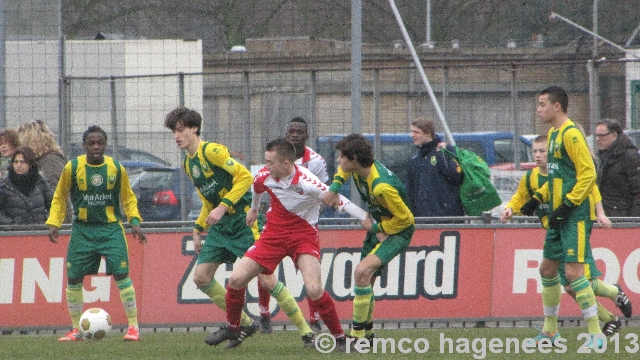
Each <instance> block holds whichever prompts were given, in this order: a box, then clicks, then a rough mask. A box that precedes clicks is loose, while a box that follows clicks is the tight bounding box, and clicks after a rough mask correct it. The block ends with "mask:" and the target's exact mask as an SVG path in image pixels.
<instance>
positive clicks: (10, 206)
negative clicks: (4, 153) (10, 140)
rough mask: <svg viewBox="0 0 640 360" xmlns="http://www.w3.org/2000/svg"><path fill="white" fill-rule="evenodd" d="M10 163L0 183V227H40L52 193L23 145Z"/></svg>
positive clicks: (45, 216) (47, 213)
mask: <svg viewBox="0 0 640 360" xmlns="http://www.w3.org/2000/svg"><path fill="white" fill-rule="evenodd" d="M11 164H12V166H11V167H9V173H8V175H7V176H6V177H5V178H4V179H2V181H1V182H0V225H17V224H44V222H45V221H46V220H47V217H48V216H49V209H50V208H51V200H52V199H53V191H51V188H49V184H47V182H46V181H45V179H44V178H43V177H42V175H41V174H40V171H39V170H38V164H37V162H36V156H35V154H34V153H33V151H32V150H31V149H30V148H28V147H26V146H23V147H19V148H17V149H16V151H15V152H14V153H13V156H12V157H11Z"/></svg>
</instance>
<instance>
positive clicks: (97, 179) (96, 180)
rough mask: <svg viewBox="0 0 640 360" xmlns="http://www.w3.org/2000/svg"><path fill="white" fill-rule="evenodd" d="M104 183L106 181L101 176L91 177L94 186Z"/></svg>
mask: <svg viewBox="0 0 640 360" xmlns="http://www.w3.org/2000/svg"><path fill="white" fill-rule="evenodd" d="M103 182H104V180H103V179H102V175H100V174H93V175H92V176H91V185H93V186H100V185H102V183H103Z"/></svg>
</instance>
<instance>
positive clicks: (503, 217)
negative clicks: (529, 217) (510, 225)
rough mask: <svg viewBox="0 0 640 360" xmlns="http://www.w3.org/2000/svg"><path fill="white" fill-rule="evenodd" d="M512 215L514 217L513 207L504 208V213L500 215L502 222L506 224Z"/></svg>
mask: <svg viewBox="0 0 640 360" xmlns="http://www.w3.org/2000/svg"><path fill="white" fill-rule="evenodd" d="M512 217H513V210H511V208H506V209H504V210H502V214H501V215H500V222H501V223H503V224H504V223H506V222H507V221H509V220H511V218H512Z"/></svg>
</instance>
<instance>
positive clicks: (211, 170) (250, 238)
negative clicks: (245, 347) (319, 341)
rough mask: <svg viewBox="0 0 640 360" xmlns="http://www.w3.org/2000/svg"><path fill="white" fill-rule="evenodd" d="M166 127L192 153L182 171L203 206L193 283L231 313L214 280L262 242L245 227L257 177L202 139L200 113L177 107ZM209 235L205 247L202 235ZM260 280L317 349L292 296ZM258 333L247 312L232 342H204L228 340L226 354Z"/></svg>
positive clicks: (269, 278) (271, 279) (272, 281)
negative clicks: (222, 267) (219, 271)
mask: <svg viewBox="0 0 640 360" xmlns="http://www.w3.org/2000/svg"><path fill="white" fill-rule="evenodd" d="M164 125H165V127H166V128H168V129H170V130H171V131H173V137H174V139H175V140H176V144H177V145H178V147H179V148H180V149H184V150H186V151H187V156H186V157H185V159H184V162H183V169H184V171H185V172H186V173H187V175H188V176H189V178H190V179H191V181H192V182H193V184H194V185H195V187H196V189H197V192H198V195H199V196H200V199H201V200H202V210H201V211H200V216H199V217H198V219H197V220H196V222H195V224H194V227H193V244H194V247H195V250H196V252H197V253H198V264H197V265H196V269H195V272H194V274H193V281H194V283H195V284H196V286H197V287H198V289H200V291H202V292H203V293H205V294H206V295H207V296H209V298H210V299H211V301H212V302H213V303H214V304H215V305H216V306H218V307H219V308H220V309H222V310H223V311H226V310H227V309H226V297H227V296H228V295H227V291H226V289H225V288H224V286H223V285H222V284H219V283H218V282H217V281H216V280H215V278H214V275H215V273H216V271H217V269H218V267H219V266H220V265H221V264H224V263H227V264H233V263H234V262H235V261H236V259H237V258H239V257H242V256H243V255H244V253H245V252H246V251H247V249H249V248H250V247H251V246H253V243H254V242H255V241H256V240H257V239H258V238H259V233H258V226H257V222H256V223H255V224H254V225H253V226H252V227H249V226H247V224H246V217H247V212H248V211H249V209H250V208H251V184H252V183H253V176H252V175H251V172H249V170H247V168H245V167H244V166H243V165H242V164H240V163H238V162H237V161H235V160H234V159H233V158H232V157H231V155H230V153H229V150H228V149H227V147H226V146H224V145H222V144H217V143H213V142H206V141H202V140H201V139H200V129H201V127H202V116H201V115H200V114H199V113H198V112H197V111H195V110H191V109H188V108H185V107H178V108H176V109H174V110H172V111H171V112H169V113H168V114H167V116H166V117H165V122H164ZM207 229H208V232H207V238H206V241H205V242H204V244H203V243H202V240H201V239H200V233H201V232H202V231H204V230H207ZM258 278H259V281H260V283H261V284H262V285H263V286H259V291H265V288H266V289H268V290H266V291H270V292H271V295H272V296H273V297H274V298H276V300H277V301H278V305H279V306H280V308H281V309H282V310H283V311H284V312H285V313H286V314H287V316H288V317H289V319H290V320H291V321H292V322H293V324H294V325H296V327H297V328H298V332H299V333H300V334H301V335H302V341H303V344H304V346H305V347H313V346H315V334H314V332H313V331H312V330H311V328H310V327H309V324H307V322H306V320H305V319H304V316H303V314H302V311H300V307H298V303H297V302H296V300H295V298H294V297H293V296H292V295H291V292H290V291H289V290H288V289H287V288H286V287H285V286H284V284H282V283H281V282H279V281H278V279H277V278H276V277H275V275H273V274H270V275H264V274H261V275H259V276H258ZM225 326H228V325H226V324H225V325H223V327H225ZM258 328H259V325H258V324H257V322H254V321H253V320H252V319H251V318H250V317H249V316H248V315H247V314H245V313H244V311H243V312H242V315H241V319H240V328H239V329H232V330H233V331H231V332H229V334H231V335H233V336H231V337H220V336H218V335H216V334H221V333H223V332H220V331H218V332H215V333H211V334H209V335H208V336H207V338H206V339H205V342H206V343H207V344H209V345H212V346H217V345H218V344H220V343H222V342H224V341H226V340H229V343H228V344H227V348H234V347H237V346H239V345H241V344H242V342H243V341H244V339H245V338H247V337H249V336H251V335H253V334H254V333H255V332H256V331H257V330H258Z"/></svg>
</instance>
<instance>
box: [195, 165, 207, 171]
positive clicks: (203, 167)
mask: <svg viewBox="0 0 640 360" xmlns="http://www.w3.org/2000/svg"><path fill="white" fill-rule="evenodd" d="M194 166H195V165H194ZM200 166H201V167H202V171H203V172H207V171H209V165H207V163H201V164H200Z"/></svg>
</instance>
